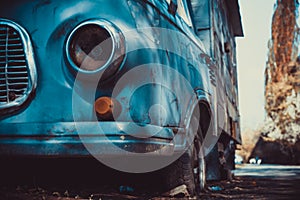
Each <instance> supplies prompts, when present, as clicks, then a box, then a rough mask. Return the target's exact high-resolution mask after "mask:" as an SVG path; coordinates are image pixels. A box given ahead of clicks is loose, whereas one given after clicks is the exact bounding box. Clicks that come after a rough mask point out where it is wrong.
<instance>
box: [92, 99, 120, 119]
mask: <svg viewBox="0 0 300 200" xmlns="http://www.w3.org/2000/svg"><path fill="white" fill-rule="evenodd" d="M94 108H95V111H96V113H97V116H98V117H99V118H100V119H102V120H113V119H114V117H118V115H119V114H120V108H121V106H120V103H119V102H118V101H117V100H115V99H112V98H110V97H100V98H98V99H97V100H96V101H95V104H94Z"/></svg>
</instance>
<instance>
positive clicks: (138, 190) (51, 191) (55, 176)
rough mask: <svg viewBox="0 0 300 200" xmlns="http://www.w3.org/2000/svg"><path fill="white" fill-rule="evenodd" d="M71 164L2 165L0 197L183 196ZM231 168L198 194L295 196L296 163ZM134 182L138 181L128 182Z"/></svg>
mask: <svg viewBox="0 0 300 200" xmlns="http://www.w3.org/2000/svg"><path fill="white" fill-rule="evenodd" d="M68 163H69V162H68ZM1 164H3V161H2V163H1ZM73 164H74V163H72V164H71V165H67V166H66V165H55V166H53V165H49V163H44V164H43V165H35V166H32V165H27V164H25V163H23V164H20V163H19V164H16V163H14V164H13V165H5V168H3V167H2V168H1V173H0V174H1V180H0V181H1V186H0V200H75V199H77V200H78V199H87V200H100V199H101V200H108V199H153V200H159V199H161V200H163V199H189V198H187V197H184V196H183V195H181V194H179V196H178V197H177V198H170V197H167V196H165V195H163V194H162V193H159V192H157V191H155V190H156V189H157V188H156V189H154V188H155V186H158V187H159V183H157V182H154V183H153V182H151V180H150V178H149V176H148V177H147V176H144V177H140V176H139V177H138V179H137V176H133V177H128V176H122V178H121V175H120V174H118V173H112V172H113V171H109V170H108V171H105V170H103V169H102V172H105V173H100V174H99V173H97V174H95V171H94V170H95V169H94V168H93V167H91V168H90V169H88V170H87V169H84V171H80V169H79V168H81V167H79V168H78V166H76V165H75V166H74V165H73ZM86 164H91V163H86ZM2 166H3V165H2ZM72 166H73V167H72ZM87 166H89V165H87ZM91 166H93V165H91ZM28 167H29V168H28ZM68 168H69V169H68ZM97 170H99V169H98V168H97ZM87 172H88V173H87ZM235 174H236V175H235V177H234V179H233V180H232V181H230V182H229V181H221V182H209V183H208V186H207V189H206V191H204V192H203V193H202V194H201V196H200V199H272V200H273V199H300V176H299V174H300V168H299V167H298V168H297V167H296V168H293V167H290V168H288V169H287V168H284V167H280V166H277V167H276V169H275V170H274V168H273V167H272V166H271V167H269V166H267V167H266V166H263V167H257V166H254V167H252V166H249V165H247V166H241V167H239V168H238V169H237V170H236V171H235ZM129 179H130V181H128V180H129ZM136 182H142V184H141V185H135V184H133V183H136Z"/></svg>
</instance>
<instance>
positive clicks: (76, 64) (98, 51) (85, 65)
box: [66, 19, 125, 79]
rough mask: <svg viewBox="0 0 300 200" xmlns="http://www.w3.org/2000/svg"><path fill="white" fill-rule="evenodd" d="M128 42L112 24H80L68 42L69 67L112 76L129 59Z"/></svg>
mask: <svg viewBox="0 0 300 200" xmlns="http://www.w3.org/2000/svg"><path fill="white" fill-rule="evenodd" d="M124 54H125V39H124V36H123V34H122V32H121V31H120V30H119V29H118V28H117V27H116V26H115V25H113V24H112V23H110V22H108V21H106V20H102V19H98V20H97V19H95V20H89V21H86V22H83V23H81V24H79V25H78V26H77V27H75V29H74V30H73V31H72V32H71V33H70V35H69V37H68V39H67V42H66V56H67V61H68V63H69V65H70V66H71V67H72V69H75V70H76V71H79V72H82V73H86V74H95V73H98V72H99V73H104V72H105V73H104V74H103V78H104V79H106V78H108V77H109V76H112V75H113V74H114V73H115V72H116V71H117V70H118V69H119V68H120V66H121V64H122V62H123V59H124V57H125V55H124Z"/></svg>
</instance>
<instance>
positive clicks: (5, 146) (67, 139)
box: [0, 122, 185, 157]
mask: <svg viewBox="0 0 300 200" xmlns="http://www.w3.org/2000/svg"><path fill="white" fill-rule="evenodd" d="M177 131H178V130H177ZM179 132H180V131H178V133H177V134H180V133H179ZM175 138H177V139H175ZM178 138H179V140H178ZM182 138H183V137H174V132H173V129H172V128H165V127H158V126H154V125H146V126H138V125H136V124H135V123H130V122H76V123H75V122H62V123H21V124H12V123H11V124H4V123H2V124H1V125H0V155H1V156H41V157H51V156H53V157H83V156H90V155H91V154H93V155H94V156H95V155H96V156H97V155H101V156H114V155H115V156H122V155H124V154H126V155H127V154H131V155H135V154H136V155H139V154H141V153H143V155H148V154H149V155H162V156H165V155H173V154H175V153H176V151H181V150H182V149H184V146H185V145H184V141H183V139H182ZM175 146H176V147H175Z"/></svg>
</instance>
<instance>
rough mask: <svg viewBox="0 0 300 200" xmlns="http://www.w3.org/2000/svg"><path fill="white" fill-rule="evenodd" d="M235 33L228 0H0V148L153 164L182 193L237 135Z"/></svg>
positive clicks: (135, 165)
mask: <svg viewBox="0 0 300 200" xmlns="http://www.w3.org/2000/svg"><path fill="white" fill-rule="evenodd" d="M242 35H243V31H242V26H241V20H240V13H239V5H238V1H237V0H226V1H225V0H211V1H210V0H126V1H125V0H70V1H60V0H38V1H33V0H11V1H1V2H0V155H1V156H2V157H5V156H10V157H15V156H17V157H26V156H31V157H88V156H91V155H92V156H94V157H95V158H97V159H98V160H99V161H101V162H103V163H104V164H106V165H108V166H109V167H112V168H115V169H118V170H121V171H125V172H131V173H145V172H149V171H157V170H163V171H164V173H163V175H164V177H165V178H164V180H165V185H166V186H167V187H168V188H171V187H176V186H178V185H182V184H185V185H186V186H187V189H188V192H189V193H190V195H191V196H194V195H196V194H197V193H198V192H199V191H200V190H201V189H202V188H203V187H204V184H205V180H206V179H209V178H210V179H218V178H220V171H219V169H220V168H219V165H220V163H219V160H222V159H223V155H225V158H226V159H227V165H228V166H231V167H233V158H234V149H235V145H236V144H237V143H240V142H241V137H240V131H239V112H238V97H237V94H238V93H237V92H238V91H237V69H236V53H235V37H236V36H242ZM219 152H224V154H220V155H222V158H221V157H220V156H219ZM205 168H206V169H205ZM229 168H230V167H229ZM206 175H207V176H206Z"/></svg>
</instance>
